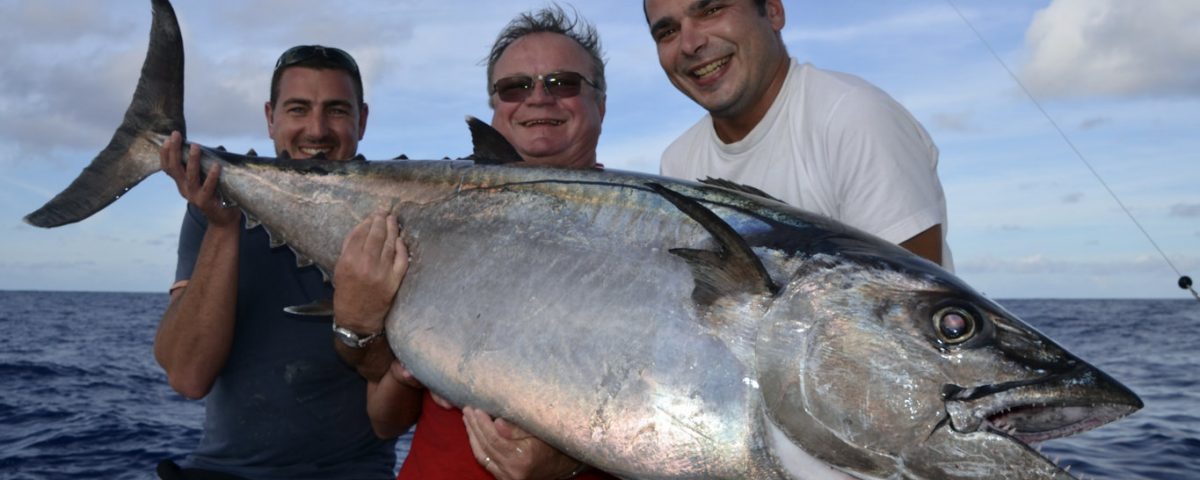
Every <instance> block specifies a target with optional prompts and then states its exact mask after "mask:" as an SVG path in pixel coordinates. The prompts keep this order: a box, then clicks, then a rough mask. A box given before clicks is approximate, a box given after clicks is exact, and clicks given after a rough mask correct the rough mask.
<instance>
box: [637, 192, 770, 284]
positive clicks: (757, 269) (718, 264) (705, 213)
mask: <svg viewBox="0 0 1200 480" xmlns="http://www.w3.org/2000/svg"><path fill="white" fill-rule="evenodd" d="M646 186H648V187H650V189H651V190H654V191H655V192H657V193H658V194H659V195H662V196H663V198H666V199H667V201H669V202H671V204H672V205H675V207H676V208H678V209H679V210H680V211H681V212H683V213H684V214H686V215H687V216H689V217H691V218H692V219H693V220H695V221H696V222H697V223H699V224H700V226H702V227H704V229H705V230H707V231H708V233H710V234H712V236H713V238H714V239H715V240H716V241H717V245H718V246H720V249H719V250H717V251H709V250H696V249H691V248H673V249H671V250H670V252H671V253H673V254H675V255H678V256H679V257H681V258H683V259H684V260H686V261H687V262H688V266H690V267H691V268H692V278H693V279H694V280H695V282H696V285H695V288H694V289H693V290H692V299H693V300H695V301H696V302H697V303H699V304H701V305H711V304H713V302H715V301H716V300H717V299H719V298H721V297H724V296H728V295H733V294H738V293H748V294H753V295H760V294H761V295H774V294H776V293H778V292H779V286H778V285H776V284H775V281H774V280H772V279H771V276H770V275H769V274H767V269H766V267H764V266H763V264H762V260H760V259H759V258H758V255H757V254H755V253H754V250H753V249H751V248H750V245H749V244H747V243H746V240H745V239H744V238H742V236H741V235H740V234H738V233H737V231H736V230H734V229H733V227H731V226H729V224H728V223H726V222H725V221H724V220H722V219H721V217H719V216H717V214H715V213H713V212H712V210H709V209H708V208H707V207H705V206H704V205H701V204H700V202H697V201H696V200H693V199H691V198H689V197H687V196H684V195H682V194H680V193H678V192H676V191H674V190H671V189H669V188H667V187H664V186H662V185H661V184H658V183H647V184H646Z"/></svg>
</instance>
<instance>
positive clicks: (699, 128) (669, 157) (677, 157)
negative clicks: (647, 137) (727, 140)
mask: <svg viewBox="0 0 1200 480" xmlns="http://www.w3.org/2000/svg"><path fill="white" fill-rule="evenodd" d="M712 138H713V126H712V117H710V116H708V115H705V116H704V117H702V118H701V119H700V121H698V122H696V123H695V124H694V125H692V126H691V127H689V128H688V129H687V130H685V131H684V132H683V133H682V134H680V135H679V137H678V138H676V139H675V140H674V141H672V142H671V144H670V145H668V146H667V148H666V150H664V151H663V154H662V162H661V165H660V167H659V170H660V171H661V172H662V173H663V174H664V175H667V176H677V175H678V174H680V173H683V172H682V169H683V168H684V167H685V166H687V165H689V164H691V163H693V162H691V161H689V160H690V159H692V158H693V157H694V156H695V155H696V152H697V151H699V150H701V149H704V148H706V147H708V146H711V144H712Z"/></svg>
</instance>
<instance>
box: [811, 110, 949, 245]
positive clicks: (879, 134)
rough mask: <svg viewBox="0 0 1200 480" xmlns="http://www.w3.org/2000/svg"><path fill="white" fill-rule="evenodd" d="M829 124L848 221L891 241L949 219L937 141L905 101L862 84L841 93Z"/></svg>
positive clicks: (837, 180)
mask: <svg viewBox="0 0 1200 480" xmlns="http://www.w3.org/2000/svg"><path fill="white" fill-rule="evenodd" d="M829 126H830V129H829V131H828V135H829V136H830V138H829V145H831V149H832V152H831V153H832V157H833V159H834V162H833V165H834V166H835V167H834V168H835V170H834V171H835V172H836V173H835V176H836V178H834V179H833V181H834V182H835V185H837V189H838V198H841V199H843V201H842V204H841V205H839V208H838V210H839V211H840V215H841V219H842V220H843V221H844V222H845V223H848V224H850V225H853V226H855V227H858V228H860V229H863V230H866V231H869V232H872V233H874V234H875V235H877V236H879V237H881V238H883V239H884V240H887V241H890V242H892V243H901V242H904V241H905V240H908V239H910V238H912V237H913V236H915V235H917V234H919V233H921V232H922V231H925V230H927V229H929V228H930V227H933V226H934V225H938V224H944V223H945V217H946V199H945V194H944V192H943V191H942V185H941V182H940V181H939V180H938V177H937V160H938V151H937V147H935V146H934V144H933V141H932V140H931V139H930V138H929V134H928V133H926V131H925V129H924V128H923V127H921V125H920V123H918V122H917V120H916V119H915V118H913V117H912V115H911V114H909V112H908V111H907V110H905V109H904V107H902V106H901V105H900V104H899V103H897V102H896V101H895V100H893V99H892V98H891V97H889V96H887V94H885V93H883V92H882V91H878V90H873V89H863V90H860V91H858V92H855V93H854V94H851V95H847V96H846V97H845V98H843V99H842V101H841V102H840V103H839V104H838V106H837V108H836V109H835V110H834V113H833V114H832V116H831V117H830V122H829Z"/></svg>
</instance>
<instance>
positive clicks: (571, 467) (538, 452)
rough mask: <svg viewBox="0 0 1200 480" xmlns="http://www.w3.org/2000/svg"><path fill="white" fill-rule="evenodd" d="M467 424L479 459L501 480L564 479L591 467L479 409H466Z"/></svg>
mask: <svg viewBox="0 0 1200 480" xmlns="http://www.w3.org/2000/svg"><path fill="white" fill-rule="evenodd" d="M463 423H464V424H466V426H467V438H468V439H469V440H470V442H471V452H472V453H474V454H475V460H476V461H478V462H479V464H480V465H483V468H484V469H485V470H487V471H488V473H491V474H492V475H494V476H495V477H496V478H497V479H499V480H556V479H564V478H570V477H573V476H574V475H576V474H578V473H580V472H581V471H583V470H584V469H586V468H587V467H586V465H584V464H583V463H582V462H580V461H579V460H575V459H573V458H571V457H569V456H567V455H566V454H564V453H562V452H560V451H558V450H557V449H555V448H554V447H551V446H550V445H549V444H547V443H546V442H543V441H542V440H540V439H538V438H537V437H535V436H533V435H531V434H530V433H529V432H526V431H525V430H523V429H521V428H520V427H518V426H516V425H514V424H512V423H510V422H508V421H507V420H504V419H503V418H496V419H493V418H492V417H491V416H490V415H488V414H487V412H484V411H482V410H479V409H477V408H472V407H464V408H463Z"/></svg>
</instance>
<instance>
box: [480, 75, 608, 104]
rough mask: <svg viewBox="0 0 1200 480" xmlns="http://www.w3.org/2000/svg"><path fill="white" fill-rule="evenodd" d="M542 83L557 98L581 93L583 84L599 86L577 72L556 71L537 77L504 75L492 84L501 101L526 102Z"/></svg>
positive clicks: (593, 86)
mask: <svg viewBox="0 0 1200 480" xmlns="http://www.w3.org/2000/svg"><path fill="white" fill-rule="evenodd" d="M538 83H541V84H542V85H544V86H545V87H546V93H549V94H550V95H553V96H554V97H555V98H571V97H574V96H576V95H579V90H580V89H582V88H583V84H585V83H586V84H588V85H591V86H592V88H599V87H597V86H596V84H595V83H592V81H591V80H588V79H586V78H584V77H583V75H581V74H579V73H575V72H554V73H547V74H545V75H538V76H537V78H534V77H530V76H529V75H516V76H512V77H504V78H501V79H499V80H496V83H494V84H492V93H495V94H496V95H497V96H499V97H500V101H502V102H509V103H518V102H524V101H525V99H526V98H529V96H530V95H532V94H533V89H534V88H535V87H536V86H537V84H538Z"/></svg>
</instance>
